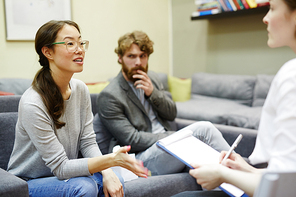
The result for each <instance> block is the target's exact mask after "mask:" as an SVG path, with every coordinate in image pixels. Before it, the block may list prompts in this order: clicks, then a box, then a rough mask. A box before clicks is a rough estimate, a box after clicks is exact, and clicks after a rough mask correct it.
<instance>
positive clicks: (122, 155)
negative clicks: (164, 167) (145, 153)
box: [111, 146, 148, 178]
mask: <svg viewBox="0 0 296 197" xmlns="http://www.w3.org/2000/svg"><path fill="white" fill-rule="evenodd" d="M130 150H131V146H125V147H121V148H120V149H119V150H118V151H116V152H115V153H111V154H113V158H114V160H115V163H116V164H117V166H120V167H123V168H126V169H128V170H130V171H132V172H133V173H135V174H136V175H137V176H140V177H144V178H147V175H148V169H147V168H145V167H144V166H143V162H142V161H138V160H136V159H134V158H132V157H131V156H129V155H128V154H127V152H129V151H130Z"/></svg>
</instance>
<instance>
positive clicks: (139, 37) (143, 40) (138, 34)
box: [115, 31, 154, 57]
mask: <svg viewBox="0 0 296 197" xmlns="http://www.w3.org/2000/svg"><path fill="white" fill-rule="evenodd" d="M132 44H136V45H138V46H139V48H140V50H141V51H143V52H145V53H147V55H148V56H149V55H150V54H151V53H153V44H154V43H153V42H152V41H151V40H150V38H149V37H148V36H147V34H146V33H144V32H142V31H134V32H132V33H127V34H125V35H123V36H121V37H120V38H119V40H118V46H117V47H116V48H115V53H117V55H119V56H121V57H122V56H123V55H124V53H125V52H126V51H127V50H128V49H129V48H130V47H131V45H132Z"/></svg>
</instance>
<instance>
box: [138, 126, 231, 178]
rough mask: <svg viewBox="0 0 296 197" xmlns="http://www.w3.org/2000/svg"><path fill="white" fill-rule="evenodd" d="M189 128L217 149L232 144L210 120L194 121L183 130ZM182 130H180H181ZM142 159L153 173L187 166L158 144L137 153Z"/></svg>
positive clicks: (227, 148) (176, 170) (174, 171)
mask: <svg viewBox="0 0 296 197" xmlns="http://www.w3.org/2000/svg"><path fill="white" fill-rule="evenodd" d="M186 129H189V130H191V131H192V132H193V136H194V137H196V138H198V139H199V140H201V141H203V142H204V143H206V144H208V145H209V146H211V147H212V148H214V149H215V150H217V151H219V152H221V151H222V150H229V148H230V146H229V144H228V143H227V142H226V140H225V139H224V138H223V136H222V134H221V132H220V131H219V130H218V129H217V128H216V127H215V126H214V125H213V124H212V123H210V122H207V121H200V122H196V123H193V124H191V125H189V126H187V127H185V128H183V129H181V130H186ZM181 130H180V131H181ZM136 159H139V160H142V161H143V163H144V166H145V167H147V168H148V169H149V170H150V171H151V174H152V175H163V174H172V173H178V172H182V171H183V170H184V168H185V167H186V166H185V164H184V163H182V162H181V161H179V160H178V159H176V158H175V157H173V156H171V155H170V154H168V153H166V152H165V151H163V150H162V149H160V148H158V147H157V145H156V144H153V145H152V146H151V147H149V148H148V149H146V150H145V151H142V152H140V153H138V154H137V155H136Z"/></svg>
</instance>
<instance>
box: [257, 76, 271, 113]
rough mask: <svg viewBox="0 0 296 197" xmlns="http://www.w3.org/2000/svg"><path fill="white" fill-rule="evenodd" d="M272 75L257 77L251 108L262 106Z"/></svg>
mask: <svg viewBox="0 0 296 197" xmlns="http://www.w3.org/2000/svg"><path fill="white" fill-rule="evenodd" d="M273 78H274V75H257V77H256V85H255V88H254V97H253V103H252V106H253V107H258V106H263V104H264V102H265V99H266V96H267V93H268V91H269V88H270V85H271V82H272V80H273Z"/></svg>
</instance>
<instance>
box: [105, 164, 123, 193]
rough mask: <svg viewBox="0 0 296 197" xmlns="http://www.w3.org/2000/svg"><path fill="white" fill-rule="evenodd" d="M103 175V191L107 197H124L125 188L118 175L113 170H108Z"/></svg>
mask: <svg viewBox="0 0 296 197" xmlns="http://www.w3.org/2000/svg"><path fill="white" fill-rule="evenodd" d="M102 175H103V190H104V194H105V197H109V196H112V197H113V196H115V197H117V196H118V197H122V196H123V195H124V191H123V187H122V184H121V182H120V180H119V179H118V177H117V176H116V174H115V173H114V172H113V170H111V169H110V168H109V169H106V170H104V171H102Z"/></svg>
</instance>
